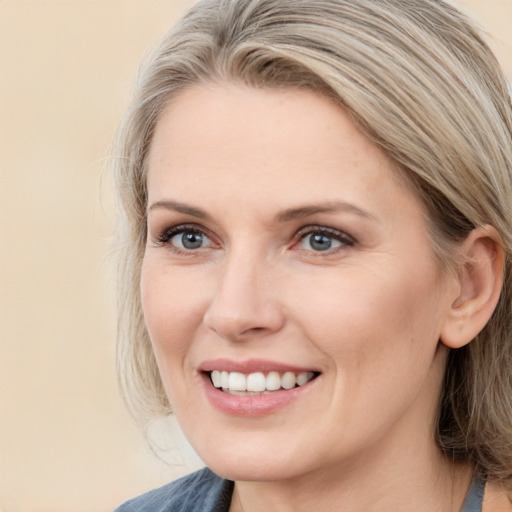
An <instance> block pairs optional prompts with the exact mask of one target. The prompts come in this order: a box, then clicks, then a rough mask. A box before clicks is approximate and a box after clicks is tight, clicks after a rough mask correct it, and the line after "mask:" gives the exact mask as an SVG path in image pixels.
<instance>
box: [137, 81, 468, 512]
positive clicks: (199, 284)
mask: <svg viewBox="0 0 512 512" xmlns="http://www.w3.org/2000/svg"><path fill="white" fill-rule="evenodd" d="M147 184H148V238H147V246H146V252H145V256H144V260H143V265H142V280H141V293H142V302H143V309H144V315H145V319H146V323H147V327H148V330H149V333H150V337H151V340H152V343H153V348H154V352H155V356H156V359H157V363H158V366H159V370H160V374H161V377H162V381H163V383H164V386H165V389H166V391H167V394H168V396H169V399H170V402H171V404H172V405H173V407H174V409H175V411H176V415H177V417H178V420H179V422H180V424H181V426H182V428H183V430H184V432H185V434H186V435H187V437H188V439H189V440H190V442H191V444H192V445H193V446H194V448H195V449H196V451H197V452H198V454H199V455H200V456H201V457H202V459H203V460H204V461H205V463H206V464H207V465H208V466H209V467H211V468H212V469H213V470H214V471H215V472H217V473H218V474H219V475H221V476H223V477H226V478H230V479H232V480H235V481H236V486H235V495H234V498H233V503H232V506H231V510H232V511H236V510H244V511H245V512H249V511H259V510H266V511H271V510H280V511H284V510H286V511H288V510H294V511H302V510H304V511H305V510H322V511H326V512H328V511H331V510H333V511H334V510H339V507H340V504H343V506H344V510H349V511H352V512H356V511H367V512H368V511H389V510H393V511H395V512H400V511H404V512H405V511H410V510H415V511H423V510H424V511H430V512H432V511H443V512H444V511H449V510H454V511H457V510H460V507H461V505H462V502H463V499H464V495H465V493H466V491H467V488H468V486H469V482H470V479H471V475H470V469H469V468H468V467H466V466H456V465H454V464H452V463H450V462H449V461H447V460H446V459H445V458H444V457H443V456H442V455H441V453H440V451H439V449H438V448H437V445H436V443H435V441H434V438H433V434H432V432H433V430H434V427H433V422H434V416H435V411H436V405H437V399H438V396H439V392H440V387H441V383H442V378H443V372H444V368H445V364H446V355H447V349H446V347H445V346H444V345H443V344H441V343H440V342H439V340H440V338H442V335H443V332H444V330H446V329H447V325H448V324H449V323H450V322H452V324H453V309H454V306H453V305H454V304H456V303H457V301H458V300H460V299H459V297H460V296H461V293H462V291H463V289H464V286H463V284H461V281H460V279H459V278H458V277H457V276H455V275H453V274H448V273H445V272H443V271H442V270H441V269H440V268H439V265H437V264H436V260H435V256H434V254H433V250H432V247H431V243H430V241H429V228H428V221H427V218H426V215H425V212H424V209H423V207H422V204H421V202H420V200H419V199H418V197H416V195H415V194H414V193H413V192H412V191H411V190H410V189H409V188H408V186H407V185H406V184H405V183H404V182H403V180H402V179H401V178H400V176H399V175H398V173H397V172H396V169H395V165H394V163H393V162H392V161H391V160H390V159H389V158H387V157H386V155H385V154H384V153H383V152H382V151H381V150H380V149H379V148H377V147H376V146H375V145H373V144H372V143H371V142H370V141H368V140H367V139H366V138H365V137H364V136H363V135H362V134H361V133H360V132H359V131H358V130H357V128H356V127H355V126H354V124H353V123H352V122H351V120H350V118H349V117H348V116H347V114H346V113H345V112H344V111H343V110H342V109H341V108H340V107H339V106H337V105H335V104H334V103H332V102H331V100H329V99H326V98H324V97H321V96H319V95H317V94H315V93H313V92H310V91H307V90H266V89H264V90H262V89H259V90H256V89H252V88H249V87H244V86H240V85H233V84H210V85H202V86H197V87H191V88H189V89H187V90H185V91H184V92H182V93H181V94H180V95H179V96H178V97H176V98H174V99H173V101H172V103H171V104H170V105H169V106H168V108H167V109H166V111H165V112H164V114H163V116H162V118H161V119H160V121H159V123H158V125H157V128H156V133H155V135H154V139H153V141H152V146H151V152H150V157H149V166H148V176H147ZM340 201H341V202H343V205H342V206H341V208H340V205H339V202H340ZM164 202H165V204H164ZM170 202H179V203H180V205H182V206H183V205H186V207H187V209H188V210H187V211H185V209H184V208H182V207H180V208H178V209H176V208H175V207H174V206H170ZM335 202H338V203H336V204H337V206H336V209H334V210H333V211H329V212H316V213H311V212H309V214H308V212H307V211H304V210H302V215H300V216H298V215H297V212H296V215H295V216H290V215H288V216H286V215H283V212H284V211H287V210H290V209H297V208H302V207H304V206H310V205H331V206H332V205H334V204H335ZM193 209H195V210H200V212H198V211H195V210H193ZM178 210H181V211H178ZM183 225H185V226H188V227H187V228H185V230H187V229H188V230H189V231H190V229H193V230H194V232H196V233H197V232H198V231H199V232H201V233H204V235H203V245H202V246H201V247H199V248H197V249H193V250H192V249H188V250H187V249H183V248H180V247H179V245H180V240H181V234H182V233H179V234H178V235H176V234H174V235H173V237H169V236H168V237H167V238H168V239H167V240H165V241H163V240H162V235H163V234H165V233H166V232H168V231H169V229H170V228H173V227H176V226H183ZM319 227H322V228H323V227H327V228H329V229H330V230H331V231H330V232H329V236H331V237H332V238H331V241H332V243H333V249H330V250H328V251H318V250H314V248H313V247H312V245H311V243H310V242H311V238H310V237H309V236H307V235H308V234H311V233H312V232H315V230H316V231H317V232H318V229H319ZM324 236H325V234H324ZM466 288H467V287H466ZM473 288H474V287H473ZM473 288H472V289H473ZM452 331H453V329H452ZM452 331H450V332H452ZM454 339H456V341H457V340H458V339H459V338H456V336H455V338H454ZM457 342H458V341H457ZM454 343H455V342H454ZM461 343H462V342H461ZM219 357H222V358H228V359H230V360H235V361H246V360H249V359H251V358H261V359H266V360H271V361H278V362H286V363H289V364H293V365H296V366H299V367H306V368H314V369H316V370H318V371H319V372H321V373H320V376H319V377H318V378H317V379H316V380H315V381H314V385H312V386H311V387H310V389H309V391H308V392H307V393H303V394H302V395H301V396H300V397H299V398H298V399H297V400H296V401H294V402H292V403H290V404H289V405H288V406H286V407H285V408H283V409H281V410H278V411H276V412H274V413H272V414H269V415H265V416H263V417H256V418H250V417H238V416H234V415H231V414H227V413H225V412H221V411H219V410H218V409H216V408H215V407H212V405H211V404H210V402H209V401H208V400H207V398H206V396H205V392H204V389H203V383H202V379H201V378H200V374H199V372H198V367H199V366H200V365H201V363H202V362H203V361H205V360H209V359H215V358H219Z"/></svg>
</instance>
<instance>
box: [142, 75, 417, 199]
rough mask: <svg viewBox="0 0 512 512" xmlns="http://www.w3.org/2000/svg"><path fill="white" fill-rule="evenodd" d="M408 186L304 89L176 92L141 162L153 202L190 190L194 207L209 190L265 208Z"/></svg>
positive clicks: (228, 87) (211, 87)
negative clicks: (284, 202) (253, 200)
mask: <svg viewBox="0 0 512 512" xmlns="http://www.w3.org/2000/svg"><path fill="white" fill-rule="evenodd" d="M408 188H409V187H404V179H403V178H402V177H401V174H400V173H399V172H398V171H397V169H396V165H395V163H394V162H393V161H392V160H391V159H390V158H389V157H387V156H386V155H385V153H384V152H383V151H382V150H380V149H379V148H378V147H377V146H376V145H375V144H373V143H372V142H371V141H369V140H368V139H367V138H366V137H365V136H363V135H362V134H361V132H360V131H359V130H358V129H357V127H356V126H355V124H354V123H353V122H352V120H351V118H350V116H349V115H348V114H347V113H346V112H345V111H344V109H343V108H342V107H340V106H339V105H338V104H336V103H335V102H334V101H333V100H332V99H330V98H327V97H325V96H322V95H319V94H317V93H315V92H313V91H311V90H309V89H256V88H251V87H247V86H241V85H235V84H207V85H201V86H194V87H190V88H188V89H185V90H184V91H182V92H181V93H180V94H178V95H177V96H176V97H175V98H173V99H172V101H171V102H170V103H169V104H168V106H167V108H166V109H165V111H164V112H163V114H162V116H161V118H160V120H159V122H158V124H157V127H156V130H155V134H154V138H153V141H152V145H151V151H150V155H149V160H148V189H149V195H150V199H151V200H152V201H158V200H162V199H164V198H163V197H162V196H164V195H166V194H168V193H172V194H181V195H183V194H185V195H186V194H191V193H192V192H193V194H194V196H195V198H196V199H198V200H200V199H201V198H202V197H205V196H208V195H209V194H211V193H212V192H214V193H215V194H217V195H219V196H224V197H225V198H226V199H229V200H231V201H232V200H236V199H237V198H239V197H240V195H239V194H240V193H243V194H245V195H247V196H248V197H247V198H246V199H249V198H256V199H259V200H260V201H266V202H267V203H270V202H272V201H281V200H283V199H285V198H286V199H288V200H289V201H291V202H293V201H302V200H303V198H304V196H305V195H309V196H311V197H312V199H313V198H314V199H315V200H316V201H321V200H323V199H325V200H332V201H336V200H339V199H345V197H340V196H351V197H352V199H353V200H357V199H358V197H359V196H361V197H363V196H368V195H372V193H375V192H376V191H379V190H382V191H384V190H385V191H387V193H392V189H393V190H394V191H395V192H396V191H397V190H399V189H400V190H401V191H402V192H406V193H408V194H410V193H411V192H410V190H408ZM171 191H172V192H171ZM235 191H236V194H237V195H235V194H234V192H235ZM271 192H272V194H274V195H272V194H271ZM381 195H382V194H381ZM375 199H376V198H375ZM367 200H368V198H367Z"/></svg>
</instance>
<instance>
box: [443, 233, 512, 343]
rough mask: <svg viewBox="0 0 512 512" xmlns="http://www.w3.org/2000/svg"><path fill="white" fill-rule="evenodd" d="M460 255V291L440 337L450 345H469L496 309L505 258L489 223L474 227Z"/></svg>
mask: <svg viewBox="0 0 512 512" xmlns="http://www.w3.org/2000/svg"><path fill="white" fill-rule="evenodd" d="M459 258H460V271H459V273H458V284H459V287H458V290H459V292H458V295H457V297H456V298H455V300H454V301H453V302H452V304H451V307H450V310H449V311H448V313H447V315H446V318H445V319H444V323H443V326H442V330H441V336H440V339H441V342H442V343H443V344H444V345H446V346H447V347H449V348H460V347H462V346H464V345H466V344H468V343H469V342H470V341H471V340H472V339H473V338H474V337H475V336H476V335H477V334H478V333H479V332H480V331H481V330H482V329H483V328H484V326H485V325H486V324H487V322H488V321H489V319H490V318H491V315H492V313H493V311H494V309H495V308H496V304H497V303H498V299H499V297H500V293H501V288H502V285H503V267H504V258H505V256H504V251H503V246H502V243H501V237H500V235H499V234H498V232H497V231H496V229H494V228H493V227H492V226H483V227H479V228H476V229H474V230H473V231H472V232H471V233H470V235H469V236H468V238H467V239H466V240H465V242H464V243H463V244H462V247H461V251H460V254H459Z"/></svg>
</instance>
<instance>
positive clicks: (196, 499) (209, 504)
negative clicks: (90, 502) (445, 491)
mask: <svg viewBox="0 0 512 512" xmlns="http://www.w3.org/2000/svg"><path fill="white" fill-rule="evenodd" d="M484 486H485V483H484V482H483V481H482V480H480V479H478V478H475V479H474V480H473V483H472V484H471V487H470V488H469V491H468V494H467V496H466V499H465V501H464V505H463V506H462V510H461V512H481V511H482V500H483V496H484ZM233 487H234V484H233V482H231V481H230V480H225V479H223V478H220V477H219V476H217V475H216V474H215V473H213V472H212V471H211V470H210V469H208V468H205V469H202V470H200V471H197V472H196V473H192V474H191V475H187V476H184V477H183V478H180V479H179V480H176V481H174V482H171V483H170V484H167V485H164V486H163V487H160V488H159V489H155V490H153V491H149V492H147V493H145V494H143V495H142V496H139V497H137V498H133V499H131V500H129V501H127V502H126V503H124V504H123V505H121V506H120V507H118V508H117V509H116V510H115V511H114V512H229V506H230V504H231V495H232V494H233Z"/></svg>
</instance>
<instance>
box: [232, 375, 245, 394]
mask: <svg viewBox="0 0 512 512" xmlns="http://www.w3.org/2000/svg"><path fill="white" fill-rule="evenodd" d="M228 388H229V389H230V390H231V391H245V390H246V389H247V378H246V377H245V375H244V374H243V373H238V372H231V373H230V374H229V384H228Z"/></svg>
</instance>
